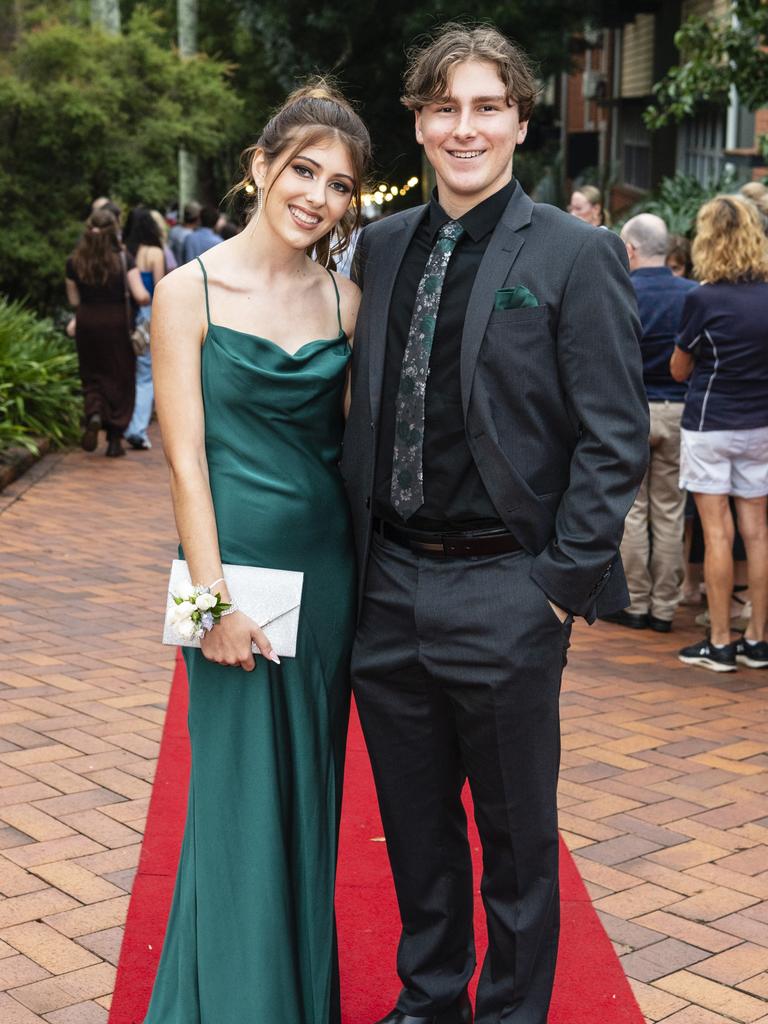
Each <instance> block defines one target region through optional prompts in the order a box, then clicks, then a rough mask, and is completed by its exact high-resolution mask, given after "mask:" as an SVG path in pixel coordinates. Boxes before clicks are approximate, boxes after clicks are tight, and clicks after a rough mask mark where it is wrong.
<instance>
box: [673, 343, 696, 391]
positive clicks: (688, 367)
mask: <svg viewBox="0 0 768 1024" xmlns="http://www.w3.org/2000/svg"><path fill="white" fill-rule="evenodd" d="M695 362H696V360H695V359H694V358H693V356H692V355H691V353H690V352H684V351H683V350H682V349H681V348H675V351H674V352H673V353H672V358H671V359H670V361H669V372H670V373H671V374H672V377H673V379H674V380H676V381H677V382H678V384H682V382H683V381H685V380H688V378H689V377H690V376H691V374H692V373H693V365H694V363H695Z"/></svg>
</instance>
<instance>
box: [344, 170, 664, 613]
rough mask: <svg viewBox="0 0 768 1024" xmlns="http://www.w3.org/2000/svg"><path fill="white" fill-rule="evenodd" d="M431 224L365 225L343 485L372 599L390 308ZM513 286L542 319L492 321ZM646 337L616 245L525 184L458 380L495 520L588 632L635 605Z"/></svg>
mask: <svg viewBox="0 0 768 1024" xmlns="http://www.w3.org/2000/svg"><path fill="white" fill-rule="evenodd" d="M423 210H424V208H423V207H418V208H416V209H411V210H407V211H405V212H403V213H400V214H395V215H394V216H392V217H388V218H386V219H384V220H382V221H379V222H378V223H375V224H372V225H369V226H368V227H366V228H365V229H364V231H363V232H362V234H361V236H360V239H359V241H358V245H357V252H356V262H355V266H356V269H355V274H354V277H355V279H356V280H357V281H358V284H360V286H361V287H362V289H363V301H362V305H361V307H360V312H359V316H358V320H357V328H356V330H355V343H354V354H353V363H352V406H351V409H350V414H349V419H348V421H347V429H346V433H345V437H344V451H343V456H342V461H341V472H342V475H343V477H344V480H345V483H346V486H347V491H348V494H349V498H350V502H351V506H352V518H353V524H354V532H355V541H356V546H357V553H358V558H359V561H360V585H361V586H360V589H361V593H362V589H363V585H364V580H365V571H366V564H367V559H368V553H369V547H370V539H371V501H372V492H373V480H374V461H375V458H376V448H377V434H378V423H379V413H380V408H381V390H382V381H383V370H384V352H385V347H386V342H387V321H388V316H389V306H390V302H391V299H392V291H393V287H394V283H395V278H396V276H397V272H398V270H399V268H400V264H401V262H402V259H403V257H404V255H405V252H406V249H407V248H408V244H409V242H410V241H411V238H412V237H413V233H414V231H415V230H416V226H417V224H418V222H419V219H420V217H421V216H422V213H423ZM516 285H525V286H526V287H527V288H528V289H529V290H530V291H531V292H533V294H534V295H535V296H536V297H537V299H538V301H539V305H538V306H535V307H526V308H519V309H505V310H498V311H495V310H494V299H495V293H496V291H497V289H499V288H505V287H506V288H512V287H514V286H516ZM639 338H640V323H639V320H638V317H637V309H636V300H635V295H634V290H633V288H632V285H631V283H630V278H629V274H628V272H627V258H626V252H625V250H624V245H623V243H622V242H621V240H620V239H619V238H617V237H616V235H614V234H613V233H612V232H610V231H605V230H601V229H598V228H593V227H589V226H587V225H586V224H583V223H582V222H581V221H579V220H577V219H576V218H575V217H572V216H570V215H569V214H565V213H563V212H562V211H561V210H558V209H555V208H554V207H552V206H545V205H538V204H534V203H533V202H532V201H531V200H530V199H529V198H528V196H527V195H526V194H525V193H524V192H523V190H522V189H521V187H520V186H519V185H518V186H517V188H516V190H515V192H514V193H513V195H512V197H511V199H510V201H509V204H508V206H507V208H506V210H505V212H504V214H503V216H502V218H501V220H500V221H499V223H498V225H497V227H496V229H495V230H494V232H493V235H492V237H491V240H490V242H489V244H488V248H487V250H486V252H485V255H484V256H483V260H482V263H481V264H480V269H479V270H478V273H477V278H476V280H475V284H474V287H473V289H472V293H471V295H470V299H469V303H468V305H467V313H466V319H465V322H464V331H463V334H462V340H461V368H460V373H461V393H462V403H463V408H464V417H465V423H466V436H467V442H468V444H469V447H470V450H471V452H472V456H473V458H474V460H475V462H476V464H477V468H478V471H479V473H480V476H481V478H482V480H483V483H484V484H485V487H486V489H487V491H488V494H489V496H490V498H491V500H492V502H493V504H494V506H495V508H496V510H497V511H498V514H499V517H500V518H501V519H502V520H503V522H504V523H506V525H507V527H508V528H509V529H510V530H511V531H512V532H513V533H514V534H515V536H516V537H517V538H518V540H519V541H520V542H521V543H522V545H523V546H524V548H525V549H526V550H527V551H528V552H530V553H531V554H532V555H534V556H535V557H534V560H533V563H532V568H531V577H532V579H533V580H534V581H535V582H536V583H537V584H538V585H539V586H540V587H541V589H542V590H543V591H544V593H545V594H546V595H547V596H548V597H549V598H551V600H553V601H554V602H555V603H556V604H558V605H560V606H561V607H563V608H567V609H569V610H570V611H572V612H573V613H574V614H576V615H583V616H584V617H585V618H586V619H587V621H589V622H592V621H593V620H594V619H595V617H596V616H597V615H599V614H605V613H607V612H610V611H615V610H617V609H619V608H623V607H625V606H626V605H627V604H628V603H629V597H628V594H627V588H626V581H625V578H624V571H623V568H622V566H621V561H620V559H619V554H618V550H619V543H620V541H621V537H622V532H623V528H624V519H625V516H626V514H627V512H628V511H629V509H630V507H631V505H632V502H633V500H634V498H635V494H636V492H637V489H638V487H639V485H640V482H641V480H642V478H643V474H644V472H645V468H646V464H647V461H648V405H647V402H646V398H645V390H644V388H643V380H642V365H641V358H640V346H639Z"/></svg>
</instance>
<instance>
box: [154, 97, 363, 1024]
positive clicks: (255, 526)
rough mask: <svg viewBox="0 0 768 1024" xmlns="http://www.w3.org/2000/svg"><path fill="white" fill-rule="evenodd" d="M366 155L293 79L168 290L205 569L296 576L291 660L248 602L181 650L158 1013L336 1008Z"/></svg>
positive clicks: (215, 1014) (190, 519)
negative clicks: (358, 245) (172, 837)
mask: <svg viewBox="0 0 768 1024" xmlns="http://www.w3.org/2000/svg"><path fill="white" fill-rule="evenodd" d="M369 154H370V142H369V138H368V132H367V131H366V128H365V126H364V125H363V123H362V121H361V120H360V118H359V117H358V116H357V114H356V113H355V112H354V111H353V110H352V108H351V107H350V106H349V104H348V103H347V102H346V101H345V100H344V99H343V97H341V96H340V95H339V94H338V93H336V92H334V91H332V90H330V89H328V88H326V87H325V85H324V84H323V83H320V84H316V85H313V86H308V87H306V88H304V89H300V90H298V91H297V92H296V93H294V94H292V95H291V96H290V97H289V98H288V100H287V101H286V103H285V104H284V106H283V107H282V108H281V109H280V110H279V111H278V112H277V114H276V115H275V116H274V117H273V118H272V120H271V121H270V122H269V123H268V124H267V126H266V128H265V129H264V131H263V133H262V135H261V137H260V138H259V141H258V143H257V144H256V145H255V146H253V147H251V148H250V149H249V150H247V151H246V153H245V154H244V157H245V164H244V166H245V176H244V180H243V182H241V186H240V187H243V188H247V191H248V192H249V193H251V194H253V195H255V196H256V203H255V209H254V211H253V213H252V216H251V218H250V220H249V223H248V225H247V227H246V228H245V230H244V231H243V232H242V233H241V234H239V235H237V236H235V237H234V238H232V239H230V240H228V241H226V242H223V243H222V244H221V245H218V246H216V247H215V248H214V249H211V250H209V251H208V252H207V253H205V254H204V255H203V257H202V258H201V259H200V260H196V261H193V262H191V263H189V264H186V265H185V266H183V267H181V268H179V269H178V270H176V271H174V272H173V273H171V274H170V275H168V276H167V277H165V278H163V280H162V281H161V282H159V284H158V288H157V290H156V292H155V300H154V306H153V316H152V349H153V360H154V370H155V382H156V383H155V387H156V395H157V409H158V415H159V418H160V424H161V427H162V433H163V443H164V447H165V452H166V457H167V460H168V464H169V467H170V475H171V491H172V496H173V504H174V511H175V515H176V522H177V526H178V531H179V537H180V540H181V545H182V548H183V553H184V557H185V558H186V559H187V562H188V564H189V568H190V574H191V577H192V581H193V582H194V583H196V584H200V585H204V586H207V585H210V584H213V583H214V582H215V581H218V580H219V578H220V577H221V576H222V563H227V562H228V563H237V564H241V565H242V564H245V565H255V566H265V567H270V568H275V569H292V570H299V571H301V572H303V573H304V590H303V595H302V606H301V613H300V623H299V634H298V646H297V652H296V657H295V658H290V659H288V658H283V659H282V661H280V659H278V657H277V656H276V655H275V654H274V652H273V651H272V650H271V648H270V644H269V640H268V639H267V637H266V636H265V634H264V633H263V632H262V631H261V630H260V629H259V628H258V626H257V625H256V624H255V623H254V622H253V621H251V620H250V619H248V618H247V617H246V616H245V615H244V614H243V613H242V612H234V613H233V614H230V615H227V616H225V617H222V619H221V620H220V622H219V623H218V624H217V625H215V626H214V627H213V628H212V629H211V630H210V632H208V633H206V635H205V637H204V639H203V641H202V646H201V649H199V650H197V649H185V652H184V653H185V657H186V663H187V670H188V675H189V687H190V710H189V731H190V738H191V742H192V771H191V779H190V794H189V808H188V817H187V825H186V831H185V835H184V843H183V848H182V853H181V860H180V864H179V871H178V877H177V882H176V891H175V895H174V900H173V906H172V909H171V915H170V919H169V923H168V932H167V936H166V940H165V945H164V948H163V953H162V957H161V961H160V966H159V969H158V974H157V979H156V982H155V987H154V991H153V995H152V1001H151V1004H150V1007H149V1011H148V1015H147V1017H146V1024H246V1022H249V1024H250V1022H253V1024H256V1022H259V1024H267V1022H269V1024H273V1022H278V1021H279V1022H280V1024H339V1022H340V1008H339V992H338V966H337V954H336V937H335V924H334V914H333V893H334V879H335V870H336V851H337V836H338V823H339V811H340V804H341V787H342V773H343V763H344V746H345V737H346V727H347V717H348V710H349V680H348V664H349V652H350V647H351V642H352V635H353V629H354V609H355V592H354V591H355V587H354V564H353V558H354V555H353V548H352V539H351V533H350V527H349V515H348V509H347V504H346V499H345V494H344V489H343V486H342V481H341V477H340V475H339V472H338V468H337V463H338V458H339V448H340V442H341V435H342V423H343V401H344V393H345V389H346V382H347V377H348V372H347V371H348V362H349V359H350V345H351V339H352V334H353V331H354V324H355V315H356V311H357V306H358V302H359V293H358V290H357V287H356V286H355V285H354V284H352V283H351V282H350V281H348V280H347V279H346V278H344V277H341V276H339V275H337V274H335V273H334V272H333V270H332V269H329V267H330V266H331V264H332V256H333V249H334V248H343V240H344V239H345V238H346V237H348V235H349V233H351V231H352V230H354V228H355V227H356V224H357V221H358V219H359V211H360V190H361V184H362V181H363V177H364V174H365V170H366V166H367V162H368V159H369ZM339 239H340V240H341V244H339V242H338V241H336V240H339ZM332 243H333V244H332ZM313 257H314V258H313ZM215 590H216V591H220V592H221V594H222V597H223V599H224V600H225V601H226V600H228V597H229V594H228V592H227V589H226V584H224V583H217V584H216V587H215ZM252 642H253V643H255V644H256V645H257V646H258V649H259V652H260V655H257V656H256V657H255V658H254V656H253V654H252V653H251V644H252Z"/></svg>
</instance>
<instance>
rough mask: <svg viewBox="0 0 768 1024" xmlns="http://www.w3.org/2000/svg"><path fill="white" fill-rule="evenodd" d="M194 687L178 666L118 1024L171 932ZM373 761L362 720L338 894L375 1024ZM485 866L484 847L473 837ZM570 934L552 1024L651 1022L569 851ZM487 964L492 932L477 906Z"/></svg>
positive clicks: (379, 959)
mask: <svg viewBox="0 0 768 1024" xmlns="http://www.w3.org/2000/svg"><path fill="white" fill-rule="evenodd" d="M186 719H187V686H186V676H185V672H184V664H183V662H182V661H181V659H179V661H178V663H177V666H176V672H175V674H174V680H173V688H172V691H171V698H170V702H169V706H168V714H167V717H166V722H165V730H164V733H163V742H162V746H161V750H160V761H159V764H158V767H157V777H156V780H155V786H154V790H153V793H152V801H151V804H150V808H149V818H148V820H147V829H146V835H145V838H144V845H143V847H142V854H141V860H140V863H139V869H138V873H137V875H136V880H135V883H134V887H133V896H132V898H131V904H130V908H129V911H128V921H127V924H126V930H125V939H124V941H123V948H122V952H121V956H120V964H119V967H118V975H117V982H116V986H115V994H114V997H113V1001H112V1010H111V1013H110V1017H109V1021H110V1024H141V1022H142V1021H143V1019H144V1013H145V1012H146V1007H147V1004H148V1002H149V995H150V992H151V989H152V982H153V979H154V975H155V970H156V969H157V962H158V959H159V956H160V950H161V947H162V942H163V934H164V932H165V925H166V919H167V916H168V909H169V907H170V902H171V896H172V894H173V886H174V881H175V875H176V862H177V859H178V855H179V847H180V845H181V837H182V832H183V829H184V817H185V814H186V797H187V776H188V771H189V743H188V739H187V729H186ZM381 838H382V829H381V822H380V821H379V815H378V810H377V807H376V800H375V795H374V790H373V781H372V779H371V773H370V767H369V764H368V757H367V755H366V753H365V748H364V744H363V738H362V735H361V732H360V727H359V725H358V723H357V718H356V716H355V715H354V714H353V718H352V723H351V729H350V738H349V749H348V756H347V773H346V789H345V794H344V819H343V823H342V832H341V853H340V864H339V882H338V894H337V900H336V903H337V908H338V922H339V944H340V949H341V971H342V977H341V983H342V997H343V1003H344V1024H368V1022H372V1021H375V1020H377V1019H378V1018H379V1017H381V1016H383V1014H384V1013H385V1012H386V1011H387V1010H389V1009H390V1008H391V1006H392V1005H393V1003H394V1000H395V997H396V995H397V993H398V990H399V985H398V980H397V976H396V973H395V948H396V942H397V937H398V919H397V908H396V904H395V898H394V892H393V889H392V883H391V881H390V877H389V871H388V867H387V855H386V847H385V844H384V843H383V842H382V841H381ZM471 841H472V848H473V851H474V856H475V866H476V868H477V867H478V866H479V863H480V844H479V842H478V839H477V833H476V832H475V831H474V827H473V828H472V832H471ZM560 881H561V890H562V918H563V923H562V934H561V940H560V958H559V961H558V968H557V980H556V984H555V994H554V998H553V1002H552V1009H551V1011H550V1014H549V1021H550V1024H596V1022H599V1024H643V1015H642V1013H641V1012H640V1010H639V1008H638V1006H637V1003H636V1002H635V999H634V996H633V995H632V992H631V990H630V988H629V985H628V983H627V981H626V979H625V977H624V974H623V972H622V970H621V966H620V965H619V962H618V959H617V958H616V955H615V953H614V951H613V948H612V947H611V944H610V942H609V940H608V937H607V935H606V934H605V932H604V930H603V928H602V925H601V924H600V922H599V920H598V918H597V916H596V915H595V912H594V911H593V909H592V906H591V904H590V901H589V896H588V894H587V892H586V890H585V888H584V884H583V882H582V881H581V878H580V877H579V873H578V871H577V870H576V867H575V865H574V863H573V861H572V859H571V857H570V855H569V854H568V851H567V850H566V849H565V847H564V846H561V866H560ZM477 908H478V912H477V915H476V934H477V940H478V960H480V958H481V954H482V951H483V948H484V945H485V926H484V922H483V920H482V913H481V907H480V901H479V899H478V900H477Z"/></svg>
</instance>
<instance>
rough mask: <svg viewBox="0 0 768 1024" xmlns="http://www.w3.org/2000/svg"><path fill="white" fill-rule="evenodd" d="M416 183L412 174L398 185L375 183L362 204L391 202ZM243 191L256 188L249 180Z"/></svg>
mask: <svg viewBox="0 0 768 1024" xmlns="http://www.w3.org/2000/svg"><path fill="white" fill-rule="evenodd" d="M418 184H419V179H418V178H417V177H416V175H415V174H414V175H413V177H412V178H409V179H408V181H406V183H405V184H404V185H401V186H399V187H398V186H397V185H387V184H381V185H377V186H376V190H375V191H374V192H363V194H362V196H361V199H362V201H363V206H364V207H368V208H370V207H371V206H383V205H384V204H385V203H391V202H392V200H393V199H396V198H397V197H398V196H405V195H408V193H409V192H410V190H411V189H412V188H416V186H417V185H418ZM245 191H246V192H247V194H248V195H249V196H250V195H253V193H254V192H255V191H256V190H255V188H254V186H253V185H252V184H251V183H250V182H249V183H248V184H247V185H246V186H245Z"/></svg>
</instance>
